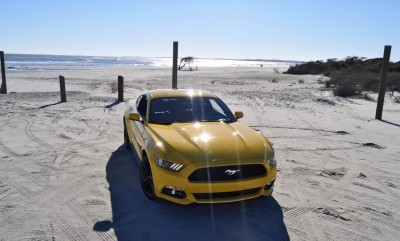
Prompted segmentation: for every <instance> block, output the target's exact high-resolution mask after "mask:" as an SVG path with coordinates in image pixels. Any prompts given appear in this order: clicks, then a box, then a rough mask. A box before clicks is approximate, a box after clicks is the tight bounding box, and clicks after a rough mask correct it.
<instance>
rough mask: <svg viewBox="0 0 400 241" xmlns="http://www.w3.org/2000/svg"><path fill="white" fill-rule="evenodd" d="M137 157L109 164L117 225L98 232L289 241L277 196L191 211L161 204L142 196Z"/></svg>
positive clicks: (114, 158) (126, 153)
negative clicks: (111, 230) (275, 197)
mask: <svg viewBox="0 0 400 241" xmlns="http://www.w3.org/2000/svg"><path fill="white" fill-rule="evenodd" d="M135 158H136V157H135V156H134V155H133V153H132V151H130V150H128V149H126V148H125V147H123V146H121V147H119V148H118V150H116V151H115V152H114V153H113V154H112V155H111V157H110V160H109V161H108V163H107V167H106V172H107V181H108V183H109V190H110V197H111V206H112V214H113V220H112V221H99V222H97V223H95V224H94V227H93V230H94V231H97V232H106V231H108V230H110V229H111V228H112V229H114V232H115V234H116V236H117V238H118V240H122V241H125V240H191V241H195V240H289V235H288V233H287V230H286V226H285V223H284V222H283V214H282V209H281V207H280V205H279V204H278V202H277V201H276V200H275V199H274V198H273V197H272V196H271V197H268V198H257V199H252V200H248V201H244V202H235V203H225V204H214V205H210V204H191V205H188V206H183V205H178V204H174V203H171V202H168V201H163V200H157V201H156V202H151V201H149V200H147V199H146V198H145V196H144V194H143V193H142V190H141V187H140V183H139V176H138V175H139V172H138V169H139V166H138V163H137V160H136V159H135Z"/></svg>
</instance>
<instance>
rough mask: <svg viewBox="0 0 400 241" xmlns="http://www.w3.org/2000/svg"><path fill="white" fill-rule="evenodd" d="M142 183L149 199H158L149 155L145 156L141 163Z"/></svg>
mask: <svg viewBox="0 0 400 241" xmlns="http://www.w3.org/2000/svg"><path fill="white" fill-rule="evenodd" d="M140 184H141V185H142V190H143V193H144V195H145V196H146V197H147V199H149V200H151V201H155V200H157V197H156V194H155V193H154V184H153V175H152V174H151V168H150V162H149V159H148V158H147V156H144V157H143V160H142V162H141V163H140Z"/></svg>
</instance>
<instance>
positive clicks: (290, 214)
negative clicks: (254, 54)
mask: <svg viewBox="0 0 400 241" xmlns="http://www.w3.org/2000/svg"><path fill="white" fill-rule="evenodd" d="M41 68H42V69H43V67H41ZM34 69H35V68H32V69H31V70H27V71H24V72H19V73H18V72H13V73H8V75H7V77H8V82H7V87H8V91H9V92H14V93H10V94H7V95H0V111H1V112H0V113H1V114H0V157H1V159H0V160H1V161H0V240H289V239H291V240H398V237H399V236H400V205H399V200H400V177H399V170H400V146H399V145H400V105H399V104H395V103H391V102H390V101H387V102H386V103H385V106H384V113H383V118H384V120H385V121H377V120H374V115H375V108H376V103H375V102H371V101H367V100H364V99H359V98H340V97H333V96H332V94H331V92H330V91H327V90H323V89H321V87H323V85H321V84H318V81H321V80H323V79H324V77H321V76H291V75H284V74H280V73H276V72H275V71H273V69H272V68H240V67H238V68H200V69H199V70H198V71H181V72H179V73H178V76H179V83H178V87H179V88H198V89H203V90H209V91H212V92H214V93H216V94H217V95H219V96H220V97H221V98H222V99H223V100H224V101H225V102H226V103H227V104H228V106H229V107H230V108H231V109H232V110H233V111H236V110H241V111H243V112H244V118H243V119H241V120H240V121H242V122H244V123H246V124H248V125H250V126H253V127H254V128H256V129H259V130H260V131H261V132H262V133H263V134H264V135H266V136H267V137H268V138H269V139H270V140H271V142H272V143H273V144H274V148H275V152H276V157H277V160H278V178H277V181H276V186H275V190H274V193H273V196H272V197H270V198H258V199H253V200H249V201H245V202H238V203H230V204H218V205H199V204H194V205H189V206H180V205H177V204H174V203H170V202H167V201H162V200H160V201H157V202H150V201H148V200H147V199H146V198H145V196H144V195H143V194H142V192H141V188H140V184H139V177H138V164H137V160H135V159H134V157H133V155H132V153H131V151H129V150H127V149H125V148H124V147H123V145H122V144H123V129H122V128H123V126H122V114H123V111H124V108H125V105H126V103H118V102H116V96H117V94H116V92H115V91H116V81H117V75H123V76H124V77H125V98H126V99H128V98H137V96H138V95H139V94H140V93H142V92H144V91H145V90H151V89H157V88H170V86H171V70H170V68H154V67H152V68H151V67H148V68H144V67H142V68H140V67H134V68H133V67H102V68H100V67H97V68H95V67H85V68H79V67H68V68H67V67H66V68H59V67H58V68H52V67H48V68H45V69H46V71H40V72H38V71H34ZM282 70H283V69H280V70H279V71H282ZM58 75H63V76H65V78H66V83H67V86H66V88H67V91H68V92H67V100H68V102H67V103H59V100H60V97H59V93H58V91H59V85H58ZM300 79H302V80H304V83H303V84H300V83H299V80H300ZM387 100H389V99H388V98H387Z"/></svg>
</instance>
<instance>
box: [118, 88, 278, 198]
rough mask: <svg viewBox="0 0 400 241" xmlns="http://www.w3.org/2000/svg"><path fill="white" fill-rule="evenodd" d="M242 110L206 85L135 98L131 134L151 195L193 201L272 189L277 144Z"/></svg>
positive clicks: (128, 114) (128, 118)
mask: <svg viewBox="0 0 400 241" xmlns="http://www.w3.org/2000/svg"><path fill="white" fill-rule="evenodd" d="M242 117H243V112H240V111H237V112H235V113H234V114H233V113H232V112H231V111H230V109H229V108H228V107H227V106H226V104H225V103H224V102H223V101H222V100H221V99H219V98H218V97H217V96H216V95H214V94H212V93H210V92H207V91H201V90H184V89H179V90H175V89H171V90H153V91H148V92H147V93H144V94H143V95H141V96H139V98H138V99H137V100H130V101H129V104H128V106H127V109H126V110H125V112H124V118H123V122H124V142H125V145H126V147H128V148H133V152H134V154H135V155H136V158H137V159H138V161H139V163H140V165H139V166H140V167H139V169H140V170H139V176H140V183H141V186H142V190H143V193H144V194H145V196H146V197H147V198H148V199H150V200H156V199H157V198H163V199H166V200H169V201H172V202H176V203H180V204H190V203H193V202H196V203H218V202H233V201H240V200H245V199H250V198H255V197H259V196H269V195H271V193H272V191H273V185H274V181H275V178H276V160H275V156H274V151H273V148H272V146H271V144H270V142H269V141H268V139H267V138H266V137H265V136H264V135H262V134H261V133H260V132H259V131H257V130H255V129H252V128H250V127H248V126H246V125H244V124H243V123H241V122H240V121H238V119H240V118H242Z"/></svg>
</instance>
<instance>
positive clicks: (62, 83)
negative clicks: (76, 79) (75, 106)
mask: <svg viewBox="0 0 400 241" xmlns="http://www.w3.org/2000/svg"><path fill="white" fill-rule="evenodd" d="M59 79H60V93H61V102H67V94H66V92H65V79H64V76H61V75H60V76H59Z"/></svg>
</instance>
